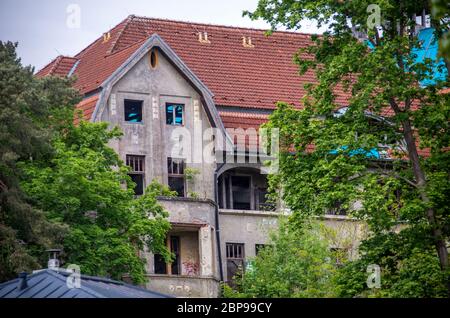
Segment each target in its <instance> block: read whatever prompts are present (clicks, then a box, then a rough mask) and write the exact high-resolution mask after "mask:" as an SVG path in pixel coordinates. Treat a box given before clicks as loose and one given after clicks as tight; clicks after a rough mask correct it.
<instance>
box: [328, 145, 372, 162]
mask: <svg viewBox="0 0 450 318" xmlns="http://www.w3.org/2000/svg"><path fill="white" fill-rule="evenodd" d="M347 148H348V146H342V147H340V148H339V150H341V151H344V152H345V150H347ZM339 150H332V151H330V154H332V155H337V154H338V153H339ZM348 155H349V156H350V157H353V156H357V155H365V156H366V158H370V159H380V158H381V156H380V153H379V152H378V150H377V149H376V148H372V149H370V150H364V149H362V148H359V149H355V150H350V151H349V152H348Z"/></svg>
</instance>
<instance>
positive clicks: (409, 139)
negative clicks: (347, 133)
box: [402, 120, 450, 287]
mask: <svg viewBox="0 0 450 318" xmlns="http://www.w3.org/2000/svg"><path fill="white" fill-rule="evenodd" d="M402 126H403V135H404V137H405V141H406V145H407V148H408V155H409V160H410V161H411V165H412V168H413V172H414V176H415V178H416V183H417V187H418V189H419V193H420V198H421V200H422V201H423V202H424V203H425V204H426V205H428V204H429V202H430V199H429V198H428V195H427V193H426V189H425V188H426V179H425V174H424V172H423V170H422V167H421V165H420V161H419V155H418V153H417V147H416V143H415V139H414V132H413V129H412V127H411V121H410V120H405V121H403V122H402ZM427 219H428V222H429V224H430V226H431V232H432V236H433V239H434V244H435V247H436V251H437V253H438V256H439V264H440V265H441V269H442V270H444V271H445V270H447V269H448V251H447V246H446V242H445V238H444V237H443V236H442V229H441V228H440V226H439V224H438V222H437V221H436V215H435V211H434V209H432V208H427ZM449 287H450V286H449Z"/></svg>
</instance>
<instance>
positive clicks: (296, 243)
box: [223, 221, 336, 298]
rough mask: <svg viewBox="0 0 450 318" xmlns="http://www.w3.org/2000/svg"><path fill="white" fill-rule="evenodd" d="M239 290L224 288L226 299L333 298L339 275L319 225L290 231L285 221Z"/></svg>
mask: <svg viewBox="0 0 450 318" xmlns="http://www.w3.org/2000/svg"><path fill="white" fill-rule="evenodd" d="M250 264H251V266H250V267H248V268H247V270H246V271H245V272H244V274H243V275H242V276H238V277H236V278H235V280H236V285H237V288H236V289H232V288H231V287H229V286H227V285H224V286H223V296H224V297H267V298H273V297H293V298H295V297H301V298H313V297H333V296H335V286H334V283H333V280H332V278H333V277H334V273H335V271H336V266H335V263H334V261H333V255H332V254H331V252H330V251H329V249H328V242H327V240H325V239H324V237H323V235H322V233H321V228H320V226H319V225H318V224H315V223H311V224H306V223H304V224H303V227H302V228H298V227H295V228H294V227H290V226H289V224H288V222H286V221H282V222H281V224H280V228H279V230H278V232H276V233H273V235H272V241H271V243H270V244H269V245H268V246H266V247H265V248H263V249H262V250H260V252H259V253H258V256H257V257H256V258H255V259H254V260H252V261H251V263H250Z"/></svg>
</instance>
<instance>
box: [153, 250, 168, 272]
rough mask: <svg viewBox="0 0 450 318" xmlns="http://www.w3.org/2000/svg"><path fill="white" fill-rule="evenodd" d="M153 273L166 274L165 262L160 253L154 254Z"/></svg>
mask: <svg viewBox="0 0 450 318" xmlns="http://www.w3.org/2000/svg"><path fill="white" fill-rule="evenodd" d="M155 274H167V266H166V262H165V261H164V257H162V255H160V254H155Z"/></svg>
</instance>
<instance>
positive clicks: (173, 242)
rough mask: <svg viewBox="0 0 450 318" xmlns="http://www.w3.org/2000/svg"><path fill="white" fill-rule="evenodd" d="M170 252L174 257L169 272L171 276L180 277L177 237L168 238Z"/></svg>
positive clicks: (178, 242) (178, 241)
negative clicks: (170, 271)
mask: <svg viewBox="0 0 450 318" xmlns="http://www.w3.org/2000/svg"><path fill="white" fill-rule="evenodd" d="M170 251H171V252H172V254H173V255H174V256H175V258H174V260H173V262H172V264H171V270H172V275H180V274H181V270H180V237H179V236H171V237H170Z"/></svg>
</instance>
